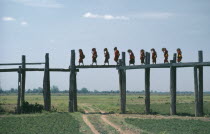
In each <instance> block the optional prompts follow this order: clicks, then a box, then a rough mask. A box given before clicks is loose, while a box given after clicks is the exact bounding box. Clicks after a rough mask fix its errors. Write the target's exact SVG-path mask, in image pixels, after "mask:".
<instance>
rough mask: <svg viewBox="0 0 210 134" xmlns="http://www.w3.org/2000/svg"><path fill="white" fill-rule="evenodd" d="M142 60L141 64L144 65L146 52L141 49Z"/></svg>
mask: <svg viewBox="0 0 210 134" xmlns="http://www.w3.org/2000/svg"><path fill="white" fill-rule="evenodd" d="M140 60H141V64H142V65H143V64H144V60H145V52H144V49H141V51H140Z"/></svg>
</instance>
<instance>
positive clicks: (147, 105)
mask: <svg viewBox="0 0 210 134" xmlns="http://www.w3.org/2000/svg"><path fill="white" fill-rule="evenodd" d="M145 63H146V64H150V53H148V52H146V61H145ZM145 112H146V114H150V68H146V69H145Z"/></svg>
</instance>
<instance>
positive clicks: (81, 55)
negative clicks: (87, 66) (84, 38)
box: [79, 49, 85, 66]
mask: <svg viewBox="0 0 210 134" xmlns="http://www.w3.org/2000/svg"><path fill="white" fill-rule="evenodd" d="M84 58H85V55H84V53H83V51H82V49H79V66H80V63H82V64H83V66H84V63H83V60H84Z"/></svg>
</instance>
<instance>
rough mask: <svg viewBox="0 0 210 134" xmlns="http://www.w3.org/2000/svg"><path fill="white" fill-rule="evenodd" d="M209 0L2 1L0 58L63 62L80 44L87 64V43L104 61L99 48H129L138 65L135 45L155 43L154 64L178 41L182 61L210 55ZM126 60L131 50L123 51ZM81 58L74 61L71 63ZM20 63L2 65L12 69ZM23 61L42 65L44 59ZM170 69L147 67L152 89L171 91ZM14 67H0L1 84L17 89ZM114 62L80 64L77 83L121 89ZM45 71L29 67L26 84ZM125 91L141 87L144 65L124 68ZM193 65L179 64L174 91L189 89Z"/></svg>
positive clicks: (209, 87) (38, 83)
mask: <svg viewBox="0 0 210 134" xmlns="http://www.w3.org/2000/svg"><path fill="white" fill-rule="evenodd" d="M209 13H210V1H209V0H202V1H198V0H176V1H174V0H150V1H149V0H74V1H73V0H0V50H1V52H0V63H16V62H17V63H18V62H21V55H26V61H27V62H43V61H44V59H45V58H44V56H45V53H49V55H50V67H52V68H56V67H58V68H68V67H69V64H70V52H71V50H72V49H74V50H75V51H76V59H77V61H78V49H80V48H82V49H83V51H84V54H85V56H86V58H85V60H84V63H85V64H86V65H89V64H91V49H92V48H93V47H95V48H96V49H97V51H98V64H103V62H104V55H103V49H104V48H108V50H109V52H110V57H111V58H110V64H115V62H114V60H113V54H114V51H113V48H114V47H115V46H117V47H118V49H119V51H120V52H122V51H124V52H126V51H127V50H128V49H131V50H133V52H134V54H135V57H136V64H137V65H138V64H140V59H139V57H140V56H139V55H140V52H139V51H140V50H141V49H145V51H148V52H150V49H151V48H155V49H156V51H157V54H158V59H157V62H158V63H163V53H162V51H161V49H162V47H166V48H167V49H168V50H169V59H172V55H173V53H175V52H176V49H177V48H181V49H182V51H183V62H196V61H198V51H199V50H203V52H204V61H210V27H209V24H210V14H209ZM126 60H127V62H126V64H128V60H129V59H128V53H126ZM76 64H78V63H76ZM16 67H18V66H9V67H8V66H0V68H16ZM27 67H39V68H41V67H44V66H43V65H37V66H27ZM169 71H170V70H169V69H152V70H151V90H157V91H169V89H170V88H169V87H170V83H169V80H170V79H169V78H170V76H169ZM209 74H210V68H209V67H205V68H204V91H210V82H209V80H210V75H209ZM17 77H18V75H17V73H14V72H13V73H0V81H1V87H2V88H3V89H5V90H7V89H10V88H17ZM118 77H119V76H118V72H117V70H116V69H80V72H79V73H78V74H77V84H78V89H81V88H83V87H86V88H88V89H89V90H92V91H93V90H99V91H102V90H106V91H110V90H119V82H118ZM50 79H51V86H52V85H57V86H58V87H59V88H60V90H68V89H69V73H62V72H52V73H51V74H50ZM42 85H43V72H27V74H26V89H29V88H30V89H33V88H37V87H42ZM127 90H133V91H141V90H144V70H128V71H127ZM193 90H194V83H193V68H179V69H178V72H177V91H193Z"/></svg>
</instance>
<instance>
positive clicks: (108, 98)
mask: <svg viewBox="0 0 210 134" xmlns="http://www.w3.org/2000/svg"><path fill="white" fill-rule="evenodd" d="M119 99H120V98H119V95H116V94H109V95H78V105H79V111H81V112H82V111H83V109H82V104H88V105H92V106H93V107H97V108H100V109H101V110H103V111H106V112H108V113H120V109H119ZM51 100H52V107H53V108H54V109H56V110H57V111H58V112H67V111H68V94H52V97H51ZM16 101H17V96H16V95H15V94H13V95H3V96H1V97H0V104H1V106H2V107H3V108H4V109H5V110H6V111H7V112H12V111H14V108H15V107H16ZM26 101H28V102H29V103H39V104H43V96H42V94H26ZM144 107H145V106H144V96H143V95H138V94H137V95H127V113H139V114H144V109H145V108H144ZM151 111H152V113H153V114H162V115H169V112H170V96H169V95H152V96H151ZM204 113H205V115H206V116H209V115H210V96H204ZM177 114H178V115H188V116H193V115H194V96H193V95H186V96H184V95H181V96H177Z"/></svg>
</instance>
